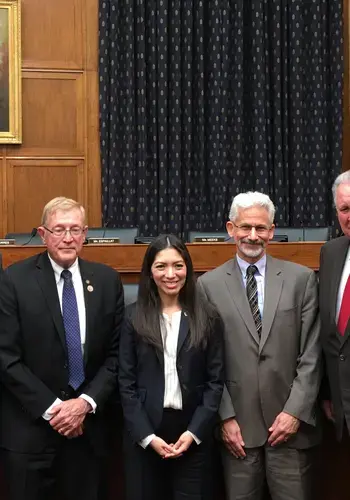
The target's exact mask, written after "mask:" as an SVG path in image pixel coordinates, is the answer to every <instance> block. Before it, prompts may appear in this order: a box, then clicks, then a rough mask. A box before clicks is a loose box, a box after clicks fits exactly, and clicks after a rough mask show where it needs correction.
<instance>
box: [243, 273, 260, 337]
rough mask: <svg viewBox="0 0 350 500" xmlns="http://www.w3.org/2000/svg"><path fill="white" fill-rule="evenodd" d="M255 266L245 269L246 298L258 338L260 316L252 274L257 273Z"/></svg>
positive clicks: (254, 280)
mask: <svg viewBox="0 0 350 500" xmlns="http://www.w3.org/2000/svg"><path fill="white" fill-rule="evenodd" d="M257 270H258V269H257V267H256V266H249V267H248V269H247V287H246V289H247V297H248V302H249V305H250V309H251V311H252V315H253V318H254V322H255V326H256V330H257V332H258V335H259V337H260V335H261V327H262V324H261V316H260V310H259V304H258V287H257V285H256V279H255V276H254V274H255V273H256V272H257Z"/></svg>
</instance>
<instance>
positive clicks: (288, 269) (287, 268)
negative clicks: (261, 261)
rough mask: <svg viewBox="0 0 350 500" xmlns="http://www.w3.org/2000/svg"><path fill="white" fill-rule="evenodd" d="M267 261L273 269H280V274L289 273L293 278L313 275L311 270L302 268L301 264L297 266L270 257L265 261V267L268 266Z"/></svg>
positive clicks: (295, 263) (287, 261)
mask: <svg viewBox="0 0 350 500" xmlns="http://www.w3.org/2000/svg"><path fill="white" fill-rule="evenodd" d="M269 261H270V263H272V265H273V266H274V267H276V268H280V269H281V271H282V272H285V273H290V274H292V275H294V276H302V275H304V276H309V275H310V274H314V270H313V269H311V268H310V267H307V266H304V265H303V264H298V263H297V262H291V261H289V260H282V259H276V258H274V257H270V259H269V260H268V261H267V266H269Z"/></svg>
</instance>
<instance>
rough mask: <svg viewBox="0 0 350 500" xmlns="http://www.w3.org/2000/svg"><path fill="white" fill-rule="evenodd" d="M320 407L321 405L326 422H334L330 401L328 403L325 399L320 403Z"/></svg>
mask: <svg viewBox="0 0 350 500" xmlns="http://www.w3.org/2000/svg"><path fill="white" fill-rule="evenodd" d="M321 405H322V409H323V411H324V413H325V415H326V417H327V418H328V420H330V421H331V422H335V418H334V409H333V403H332V401H329V400H328V399H326V400H324V401H322V403H321Z"/></svg>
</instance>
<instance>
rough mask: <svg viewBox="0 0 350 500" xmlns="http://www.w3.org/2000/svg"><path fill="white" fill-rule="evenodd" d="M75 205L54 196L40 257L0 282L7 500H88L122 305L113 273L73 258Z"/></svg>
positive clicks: (94, 485)
mask: <svg viewBox="0 0 350 500" xmlns="http://www.w3.org/2000/svg"><path fill="white" fill-rule="evenodd" d="M86 230H87V226H86V224H85V211H84V208H83V207H82V206H81V205H80V204H79V203H77V202H75V201H74V200H70V199H67V198H55V199H54V200H51V201H50V202H49V203H48V204H47V205H46V207H45V208H44V212H43V217H42V224H41V226H40V227H39V228H38V232H39V234H40V235H41V237H42V240H43V242H44V243H45V244H46V246H47V251H46V252H44V253H41V254H39V255H35V256H33V257H30V258H28V259H26V260H23V261H21V262H17V263H16V264H13V265H12V266H10V267H9V268H8V269H7V270H6V272H5V274H4V277H3V279H2V280H1V283H0V376H1V382H2V402H1V405H0V417H1V421H0V424H1V428H0V445H1V447H2V449H3V456H4V463H5V473H6V480H7V484H8V489H9V496H10V499H11V500H44V499H45V500H46V499H49V498H52V494H53V493H52V492H53V491H56V492H58V495H59V496H58V498H60V499H62V500H73V499H75V500H76V499H77V498H84V500H97V499H98V488H99V480H100V472H101V471H100V469H101V464H102V463H103V461H102V457H103V456H104V452H105V436H104V433H105V425H104V406H105V403H106V401H107V399H108V398H109V396H110V395H111V394H112V392H113V391H114V389H115V387H116V371H117V354H118V352H117V351H118V336H119V329H120V326H121V321H122V318H123V310H124V301H123V290H122V284H121V280H120V278H119V275H118V273H117V272H115V271H114V270H113V269H111V268H109V267H107V266H105V265H102V264H98V263H93V262H87V261H84V260H82V259H80V258H79V257H78V254H79V252H80V251H81V249H82V245H83V242H84V239H85V235H86Z"/></svg>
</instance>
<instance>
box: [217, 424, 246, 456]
mask: <svg viewBox="0 0 350 500" xmlns="http://www.w3.org/2000/svg"><path fill="white" fill-rule="evenodd" d="M221 437H222V440H223V442H224V444H225V446H226V448H227V449H228V451H229V452H230V453H232V455H233V456H235V457H236V458H244V457H245V456H246V453H245V451H244V448H243V446H244V441H243V438H242V434H241V429H240V427H239V425H238V422H237V420H236V419H235V418H228V419H227V420H224V422H223V423H222V424H221Z"/></svg>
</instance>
